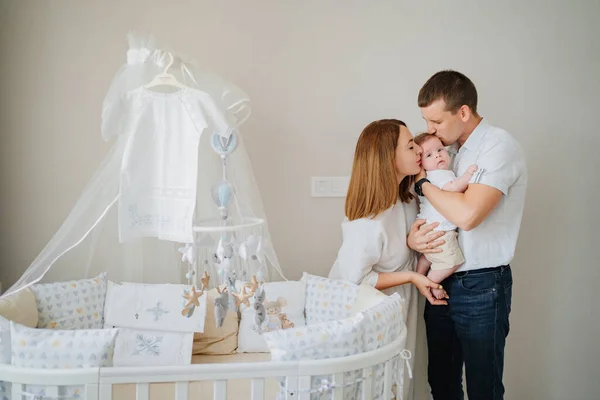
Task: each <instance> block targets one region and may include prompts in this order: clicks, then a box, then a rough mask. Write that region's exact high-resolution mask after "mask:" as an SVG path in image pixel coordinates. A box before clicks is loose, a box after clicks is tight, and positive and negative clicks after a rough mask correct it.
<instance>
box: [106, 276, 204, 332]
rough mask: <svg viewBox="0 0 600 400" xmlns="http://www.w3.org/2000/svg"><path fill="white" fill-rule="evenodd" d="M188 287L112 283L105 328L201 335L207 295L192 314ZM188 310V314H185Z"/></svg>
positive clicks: (199, 300)
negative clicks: (187, 297)
mask: <svg viewBox="0 0 600 400" xmlns="http://www.w3.org/2000/svg"><path fill="white" fill-rule="evenodd" d="M188 290H189V286H188V285H180V284H171V283H158V284H150V283H137V282H122V283H114V282H109V284H108V290H107V294H106V304H105V307H104V324H105V326H116V327H119V328H121V327H122V328H131V329H148V330H155V331H156V330H166V331H171V332H190V333H193V332H202V331H204V325H205V319H206V296H205V295H204V293H202V294H201V295H199V297H198V298H197V300H198V306H196V307H194V311H193V313H191V314H189V312H188V310H189V308H185V307H184V306H185V304H186V299H185V298H184V297H183V296H184V293H187V292H188ZM184 310H186V312H184Z"/></svg>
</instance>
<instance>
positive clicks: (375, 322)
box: [362, 293, 406, 398]
mask: <svg viewBox="0 0 600 400" xmlns="http://www.w3.org/2000/svg"><path fill="white" fill-rule="evenodd" d="M403 310H404V299H403V298H402V297H400V295H399V294H398V293H394V294H392V295H391V296H385V298H384V299H383V301H381V302H379V303H378V304H376V305H374V306H372V307H370V308H368V309H366V310H364V311H363V312H362V314H363V315H364V320H363V323H362V329H363V331H364V346H365V351H372V350H376V349H378V348H380V347H383V346H385V345H387V344H390V343H391V342H393V341H394V340H396V339H398V338H399V337H400V338H402V340H403V341H404V342H406V326H405V324H404V312H403ZM403 363H404V361H403V360H400V359H398V360H396V361H395V365H394V368H393V371H394V373H395V374H396V376H394V377H393V378H395V379H394V380H395V382H396V384H397V386H398V387H401V383H402V378H401V375H400V374H402V373H403V372H404V368H403V366H404V364H403ZM373 375H374V377H375V378H374V381H375V382H374V383H375V388H374V391H373V398H383V388H384V365H383V364H379V365H377V366H375V368H374V369H373Z"/></svg>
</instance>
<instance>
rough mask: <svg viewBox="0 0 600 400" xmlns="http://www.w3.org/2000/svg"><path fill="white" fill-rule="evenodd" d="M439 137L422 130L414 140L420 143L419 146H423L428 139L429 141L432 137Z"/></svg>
mask: <svg viewBox="0 0 600 400" xmlns="http://www.w3.org/2000/svg"><path fill="white" fill-rule="evenodd" d="M434 137H437V136H435V135H433V134H431V133H428V132H422V133H419V134H418V135H417V136H415V139H414V142H415V143H416V144H418V145H419V146H421V145H422V144H423V143H425V142H426V141H428V140H429V139H431V138H434Z"/></svg>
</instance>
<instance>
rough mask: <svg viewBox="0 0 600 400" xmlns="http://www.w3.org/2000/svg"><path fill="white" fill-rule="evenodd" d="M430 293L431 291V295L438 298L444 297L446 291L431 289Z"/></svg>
mask: <svg viewBox="0 0 600 400" xmlns="http://www.w3.org/2000/svg"><path fill="white" fill-rule="evenodd" d="M431 293H433V296H434V297H435V298H436V299H438V300H442V299H445V298H446V291H445V290H444V289H431Z"/></svg>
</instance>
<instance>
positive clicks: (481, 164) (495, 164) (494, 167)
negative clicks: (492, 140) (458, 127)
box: [469, 141, 522, 194]
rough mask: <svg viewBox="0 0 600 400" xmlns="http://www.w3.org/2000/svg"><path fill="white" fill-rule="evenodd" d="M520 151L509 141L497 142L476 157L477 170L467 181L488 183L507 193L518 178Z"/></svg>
mask: <svg viewBox="0 0 600 400" xmlns="http://www.w3.org/2000/svg"><path fill="white" fill-rule="evenodd" d="M521 165H522V163H521V153H520V151H519V149H517V148H516V147H515V146H513V145H512V144H511V143H510V142H506V141H503V142H498V143H496V144H494V145H493V146H492V147H490V148H489V149H488V150H486V151H484V152H483V153H482V154H481V155H479V157H478V158H477V167H478V170H477V172H476V173H475V174H474V175H473V177H472V178H471V181H470V182H469V183H480V184H483V185H488V186H491V187H494V188H496V189H498V190H500V191H501V192H502V193H504V194H507V193H508V190H509V188H510V187H511V186H512V185H513V184H514V183H515V181H516V180H517V179H518V178H519V175H520V173H521V172H520V171H521Z"/></svg>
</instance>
